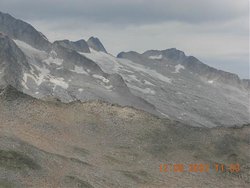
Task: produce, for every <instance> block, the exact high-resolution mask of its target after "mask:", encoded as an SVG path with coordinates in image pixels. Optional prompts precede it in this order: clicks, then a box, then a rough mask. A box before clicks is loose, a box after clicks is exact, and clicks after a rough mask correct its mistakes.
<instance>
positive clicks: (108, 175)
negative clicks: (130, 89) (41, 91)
mask: <svg viewBox="0 0 250 188" xmlns="http://www.w3.org/2000/svg"><path fill="white" fill-rule="evenodd" d="M0 130H1V131H0V187H18V188H22V187H44V188H45V187H60V188H63V187H65V188H68V187H72V188H74V187H84V188H86V187H87V188H113V187H114V188H117V187H119V188H120V187H121V188H122V187H124V188H127V187H136V188H139V187H143V188H146V187H147V188H149V187H150V188H163V187H164V188H165V187H171V188H175V187H178V188H179V187H194V188H195V187H197V188H198V187H218V188H224V187H225V188H228V187H240V188H244V187H249V185H250V180H249V177H250V174H249V168H250V166H249V156H250V153H249V151H250V149H249V138H250V135H249V134H250V127H249V125H245V126H242V127H240V128H222V127H221V128H219V127H218V128H211V129H208V128H197V127H196V128H195V127H190V126H186V125H184V124H182V123H180V122H178V121H171V120H169V119H160V118H158V117H156V116H152V115H150V114H148V113H145V112H143V111H139V110H136V109H132V108H128V107H121V106H117V105H110V104H107V103H103V102H97V101H92V102H86V103H79V102H74V103H69V104H64V103H61V102H58V101H54V102H53V101H52V102H49V101H41V100H37V99H35V98H32V97H30V96H28V95H25V94H22V93H20V92H18V91H17V90H16V89H14V88H12V87H8V88H6V89H5V90H4V91H2V92H1V94H0ZM217 163H221V164H225V165H226V168H225V172H216V170H215V169H216V168H215V166H214V165H215V164H217ZM235 163H239V164H240V168H241V169H240V172H237V173H236V172H232V173H231V172H230V171H229V169H228V167H229V165H230V164H235ZM160 164H184V165H185V170H184V172H160V169H159V167H160ZM189 164H209V165H210V171H209V172H193V173H191V172H189V170H188V168H189V167H188V165H189Z"/></svg>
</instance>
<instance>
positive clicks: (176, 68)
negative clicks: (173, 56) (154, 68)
mask: <svg viewBox="0 0 250 188" xmlns="http://www.w3.org/2000/svg"><path fill="white" fill-rule="evenodd" d="M181 69H183V70H184V69H185V67H184V66H183V65H181V64H178V65H175V71H174V72H173V73H179V72H180V70H181Z"/></svg>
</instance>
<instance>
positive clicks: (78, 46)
mask: <svg viewBox="0 0 250 188" xmlns="http://www.w3.org/2000/svg"><path fill="white" fill-rule="evenodd" d="M54 44H58V45H61V46H63V47H65V48H69V49H71V50H75V51H79V52H83V53H90V50H89V46H88V44H87V42H86V41H85V40H83V39H82V40H78V41H75V42H73V41H69V40H60V41H55V42H54Z"/></svg>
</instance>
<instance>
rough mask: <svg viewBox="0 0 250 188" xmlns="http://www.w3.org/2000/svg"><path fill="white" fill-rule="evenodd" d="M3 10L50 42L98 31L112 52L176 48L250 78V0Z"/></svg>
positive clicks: (2, 0)
mask: <svg viewBox="0 0 250 188" xmlns="http://www.w3.org/2000/svg"><path fill="white" fill-rule="evenodd" d="M0 11H2V12H6V13H10V14H12V15H13V16H15V17H17V18H20V19H23V20H24V21H27V22H29V23H31V24H32V25H33V26H34V27H35V28H37V29H38V30H39V31H41V32H42V33H44V34H45V35H46V36H47V37H48V39H49V40H50V41H54V40H57V39H70V40H79V39H82V38H83V39H88V38H89V37H90V36H97V37H98V38H99V39H100V40H101V41H102V43H103V44H104V46H105V48H106V49H107V50H108V51H109V52H110V53H112V54H113V55H117V53H119V52H121V51H131V50H133V51H137V52H143V51H146V50H149V49H167V48H172V47H175V48H177V49H180V50H182V51H184V52H185V53H186V54H187V55H193V56H196V57H197V58H199V59H200V60H201V61H203V62H204V63H206V64H209V65H212V66H214V67H216V68H220V69H223V70H227V71H230V72H234V73H237V74H239V76H240V77H242V78H249V1H248V0H39V1H34V0H0Z"/></svg>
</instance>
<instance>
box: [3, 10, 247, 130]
mask: <svg viewBox="0 0 250 188" xmlns="http://www.w3.org/2000/svg"><path fill="white" fill-rule="evenodd" d="M0 15H1V19H0V32H2V33H4V34H1V35H0V36H1V38H0V39H1V41H2V45H1V47H2V48H0V87H1V88H3V87H6V86H7V85H11V86H13V87H15V88H17V89H18V90H19V91H22V92H24V93H26V94H29V95H31V96H32V97H35V98H38V99H43V100H47V99H48V98H57V99H58V100H60V101H62V102H64V103H68V102H71V101H75V100H80V101H89V100H103V101H107V102H110V103H115V104H119V105H123V106H132V107H135V108H138V109H141V110H145V111H147V112H150V113H152V114H156V115H158V116H161V117H167V118H172V119H177V120H179V121H182V122H186V123H188V124H189V125H195V126H207V127H214V126H233V125H235V124H246V123H248V122H249V121H250V120H249V107H248V106H247V105H248V104H247V100H248V98H247V96H248V91H249V81H247V80H244V81H242V80H239V77H238V76H237V75H234V74H231V73H227V72H225V71H220V70H217V69H215V68H212V67H209V66H208V65H205V64H204V63H202V62H200V61H199V60H198V59H197V58H195V57H193V56H186V55H185V53H184V52H182V51H180V50H177V49H176V48H171V49H166V50H162V51H159V50H148V51H146V52H144V53H142V54H139V53H137V52H129V53H125V52H122V53H120V54H118V56H117V57H118V58H116V57H114V56H112V55H111V54H109V53H108V52H107V51H106V49H105V48H104V46H103V44H102V43H101V41H100V40H99V39H98V38H95V37H90V39H89V40H88V41H85V40H84V39H80V40H78V41H69V40H67V39H65V40H60V41H55V42H53V43H50V42H49V41H47V39H45V38H44V36H43V35H42V34H41V33H40V32H39V31H36V30H35V29H34V28H33V27H32V26H31V25H29V24H27V23H25V22H23V21H20V20H15V18H14V17H10V16H9V15H6V14H3V13H0ZM4 17H7V18H4ZM8 21H9V22H10V23H16V22H18V23H20V24H19V25H21V26H20V28H19V25H13V24H7V22H8ZM1 24H2V25H1ZM25 28H29V29H28V31H31V32H27V33H25V34H24V35H21V33H22V32H24V31H26V29H25ZM30 28H31V29H30ZM1 41H0V42H1ZM37 41H39V42H37ZM41 41H42V42H41ZM44 41H46V42H44ZM13 75H14V76H13ZM1 88H0V89H1Z"/></svg>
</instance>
